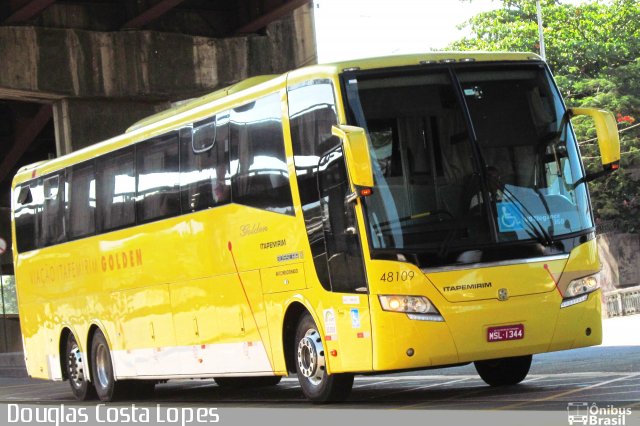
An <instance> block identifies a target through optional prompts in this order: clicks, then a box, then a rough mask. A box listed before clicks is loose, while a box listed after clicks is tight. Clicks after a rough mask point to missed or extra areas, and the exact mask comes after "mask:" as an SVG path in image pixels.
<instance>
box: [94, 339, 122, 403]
mask: <svg viewBox="0 0 640 426" xmlns="http://www.w3.org/2000/svg"><path fill="white" fill-rule="evenodd" d="M91 377H92V379H93V386H94V387H95V389H96V393H97V394H98V398H100V400H101V401H117V400H121V399H123V398H125V397H126V393H125V388H126V387H127V384H128V383H127V382H126V381H116V379H115V377H114V375H113V362H112V361H111V352H110V350H109V344H108V343H107V339H106V338H105V337H104V334H102V331H100V330H96V332H95V333H94V334H93V339H92V340H91Z"/></svg>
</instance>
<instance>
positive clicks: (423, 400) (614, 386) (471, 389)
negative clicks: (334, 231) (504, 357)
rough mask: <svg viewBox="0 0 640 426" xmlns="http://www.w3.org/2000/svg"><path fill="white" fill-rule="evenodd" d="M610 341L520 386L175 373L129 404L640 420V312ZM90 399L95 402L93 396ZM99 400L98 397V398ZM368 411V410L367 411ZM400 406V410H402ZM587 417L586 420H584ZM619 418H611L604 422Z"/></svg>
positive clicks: (459, 373) (1, 390) (32, 389)
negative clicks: (306, 388) (230, 379)
mask: <svg viewBox="0 0 640 426" xmlns="http://www.w3.org/2000/svg"><path fill="white" fill-rule="evenodd" d="M612 324H613V325H614V326H615V327H613V331H608V332H606V334H605V344H606V345H607V346H599V347H593V348H584V349H577V350H573V351H564V352H556V353H548V354H542V355H537V356H534V361H533V364H532V367H531V371H530V373H529V375H528V376H527V378H526V379H525V380H524V381H523V382H522V383H521V384H519V385H516V386H511V387H503V388H492V387H489V386H487V385H485V383H484V382H483V381H482V380H481V379H480V378H479V377H478V376H477V374H476V372H475V369H474V367H473V365H468V366H462V367H455V368H449V369H437V370H428V371H421V372H411V373H403V374H387V375H379V376H364V377H357V378H356V381H355V384H354V388H353V392H352V394H351V396H350V398H349V399H348V401H347V402H345V403H343V404H339V405H337V406H336V405H334V406H329V407H327V406H322V407H318V406H312V404H310V403H309V402H308V401H306V400H305V399H304V397H303V395H302V392H301V391H300V387H299V385H298V382H297V379H295V378H294V377H290V378H284V379H283V380H282V382H281V383H280V384H279V385H278V386H274V387H270V388H262V389H253V390H243V391H239V390H229V389H222V388H220V387H218V386H217V385H216V384H215V383H214V382H213V381H211V380H176V381H169V382H167V383H164V384H160V385H157V386H156V390H155V395H154V396H153V398H152V399H151V400H146V401H145V400H141V401H130V402H128V403H129V404H131V403H132V402H133V403H138V404H142V405H145V404H147V405H150V404H157V403H159V404H165V405H170V406H190V407H194V406H202V407H207V406H215V407H217V409H218V410H225V409H239V408H242V409H243V410H246V409H250V408H254V409H272V408H276V409H281V411H282V410H284V412H287V410H291V411H292V412H294V411H295V409H300V408H310V407H313V408H316V409H327V410H331V409H333V410H335V409H339V410H344V409H358V410H362V409H365V410H384V409H387V410H389V409H390V410H409V411H414V410H422V411H425V410H431V411H440V410H445V411H446V412H456V413H460V412H466V413H472V414H473V413H483V412H486V411H487V410H489V411H490V412H513V411H516V412H555V413H556V414H557V413H559V412H562V416H561V417H559V419H561V421H560V423H558V424H568V423H566V422H565V421H566V418H567V412H568V407H569V412H570V410H571V407H572V406H570V405H569V404H582V405H583V406H586V405H587V404H588V405H589V406H592V405H594V404H595V405H597V406H598V407H601V408H602V407H605V408H606V407H609V408H611V407H613V408H616V409H622V408H624V409H629V410H631V412H630V413H629V414H628V415H627V416H626V418H625V419H624V423H613V424H624V425H625V426H626V425H633V424H640V333H639V332H638V330H640V327H639V326H640V315H637V316H635V318H632V319H624V320H618V322H615V323H611V322H609V323H608V327H609V328H611V327H610V326H611V325H612ZM0 403H5V404H10V403H17V404H73V403H75V402H74V400H73V397H72V395H71V392H70V390H69V384H68V383H67V382H62V383H61V382H48V381H41V380H34V379H14V378H0ZM87 404H88V403H87ZM94 404H95V403H94ZM361 412H364V411H361ZM396 412H397V411H396ZM578 424H580V423H578ZM600 424H612V423H600Z"/></svg>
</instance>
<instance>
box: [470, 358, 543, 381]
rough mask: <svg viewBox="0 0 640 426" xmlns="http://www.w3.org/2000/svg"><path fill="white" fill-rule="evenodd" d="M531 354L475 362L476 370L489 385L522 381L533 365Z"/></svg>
mask: <svg viewBox="0 0 640 426" xmlns="http://www.w3.org/2000/svg"><path fill="white" fill-rule="evenodd" d="M531 359H532V356H531V355H525V356H516V357H512V358H500V359H489V360H486V361H476V362H474V364H475V366H476V371H477V372H478V374H479V375H480V377H481V378H482V380H484V382H485V383H486V384H488V385H489V386H508V385H515V384H518V383H520V382H521V381H523V380H524V378H525V377H527V374H528V373H529V368H530V367H531Z"/></svg>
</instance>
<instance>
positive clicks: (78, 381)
mask: <svg viewBox="0 0 640 426" xmlns="http://www.w3.org/2000/svg"><path fill="white" fill-rule="evenodd" d="M67 361H68V367H69V380H71V382H72V383H73V385H74V386H75V387H76V388H79V387H80V386H82V382H84V362H83V361H82V352H80V349H79V348H78V346H77V345H73V347H72V348H71V350H70V351H69V359H68V360H67Z"/></svg>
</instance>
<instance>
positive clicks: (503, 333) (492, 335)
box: [487, 324, 524, 342]
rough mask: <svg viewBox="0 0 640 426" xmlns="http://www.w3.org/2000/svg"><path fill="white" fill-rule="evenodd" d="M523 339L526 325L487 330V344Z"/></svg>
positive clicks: (504, 326)
mask: <svg viewBox="0 0 640 426" xmlns="http://www.w3.org/2000/svg"><path fill="white" fill-rule="evenodd" d="M523 338H524V324H514V325H503V326H500V327H489V329H488V330H487V342H502V341H504V340H519V339H523Z"/></svg>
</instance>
